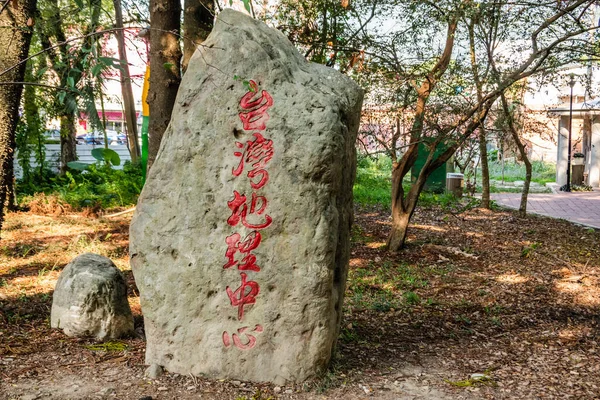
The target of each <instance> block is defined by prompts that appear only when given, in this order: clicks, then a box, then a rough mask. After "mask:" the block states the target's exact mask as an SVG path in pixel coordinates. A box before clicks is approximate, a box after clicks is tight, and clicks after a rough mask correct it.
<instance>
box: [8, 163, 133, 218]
mask: <svg viewBox="0 0 600 400" xmlns="http://www.w3.org/2000/svg"><path fill="white" fill-rule="evenodd" d="M142 182H143V178H142V167H141V165H139V164H138V165H133V164H131V163H130V162H126V163H125V164H124V165H123V169H122V170H116V169H111V168H108V167H106V166H99V165H90V166H89V167H88V168H87V169H86V170H85V171H74V170H71V171H69V172H67V173H66V174H65V175H54V176H52V175H50V173H48V174H47V175H45V176H44V177H42V178H41V179H40V177H39V176H36V177H35V178H33V179H30V180H29V181H19V182H17V193H18V196H19V198H20V203H25V204H27V203H29V202H30V201H33V200H35V195H36V194H39V193H43V194H44V195H53V196H56V197H57V198H58V199H59V201H62V202H64V203H65V204H68V205H69V206H70V207H71V208H72V209H74V210H82V209H84V208H86V207H94V208H97V207H99V208H102V209H107V208H112V207H123V206H129V205H134V204H135V203H136V202H137V199H138V196H139V194H140V191H141V189H142V184H143V183H142Z"/></svg>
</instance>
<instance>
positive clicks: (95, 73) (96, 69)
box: [92, 64, 104, 76]
mask: <svg viewBox="0 0 600 400" xmlns="http://www.w3.org/2000/svg"><path fill="white" fill-rule="evenodd" d="M102 69H104V65H102V64H96V65H94V66H93V67H92V75H93V76H98V75H100V72H102Z"/></svg>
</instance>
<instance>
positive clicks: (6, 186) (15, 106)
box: [0, 0, 36, 229]
mask: <svg viewBox="0 0 600 400" xmlns="http://www.w3.org/2000/svg"><path fill="white" fill-rule="evenodd" d="M35 9H36V0H14V1H4V2H2V3H0V32H1V34H0V49H2V51H0V71H6V70H7V69H9V68H11V67H13V66H15V65H19V66H18V67H17V68H13V69H12V70H10V71H9V72H8V73H5V74H2V75H0V229H1V228H2V223H3V221H4V205H5V203H6V201H7V199H9V198H11V196H12V194H11V193H12V192H13V190H14V186H13V175H14V171H13V161H14V157H13V154H14V149H15V135H16V128H17V121H18V118H19V114H18V112H19V102H20V101H21V92H22V89H23V86H22V85H18V84H14V82H22V81H23V80H24V76H25V64H24V63H21V62H22V61H23V60H25V59H26V58H27V55H28V53H29V44H30V42H31V34H32V31H33V25H34V13H35Z"/></svg>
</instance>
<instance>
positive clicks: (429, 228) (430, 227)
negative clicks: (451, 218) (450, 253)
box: [410, 224, 448, 232]
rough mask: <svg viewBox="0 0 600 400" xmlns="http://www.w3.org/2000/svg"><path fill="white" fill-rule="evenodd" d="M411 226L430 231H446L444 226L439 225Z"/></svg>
mask: <svg viewBox="0 0 600 400" xmlns="http://www.w3.org/2000/svg"><path fill="white" fill-rule="evenodd" d="M410 227H411V228H417V229H423V230H426V231H431V232H448V229H446V228H440V227H439V226H431V225H417V224H414V225H411V226H410Z"/></svg>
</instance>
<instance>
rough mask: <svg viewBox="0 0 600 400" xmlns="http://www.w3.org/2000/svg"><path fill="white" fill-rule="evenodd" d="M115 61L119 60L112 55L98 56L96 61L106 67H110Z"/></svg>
mask: <svg viewBox="0 0 600 400" xmlns="http://www.w3.org/2000/svg"><path fill="white" fill-rule="evenodd" d="M115 61H116V62H117V63H118V62H119V60H117V59H116V58H113V57H98V62H99V63H102V64H104V65H106V66H107V67H112V66H113V65H114V64H115Z"/></svg>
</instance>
